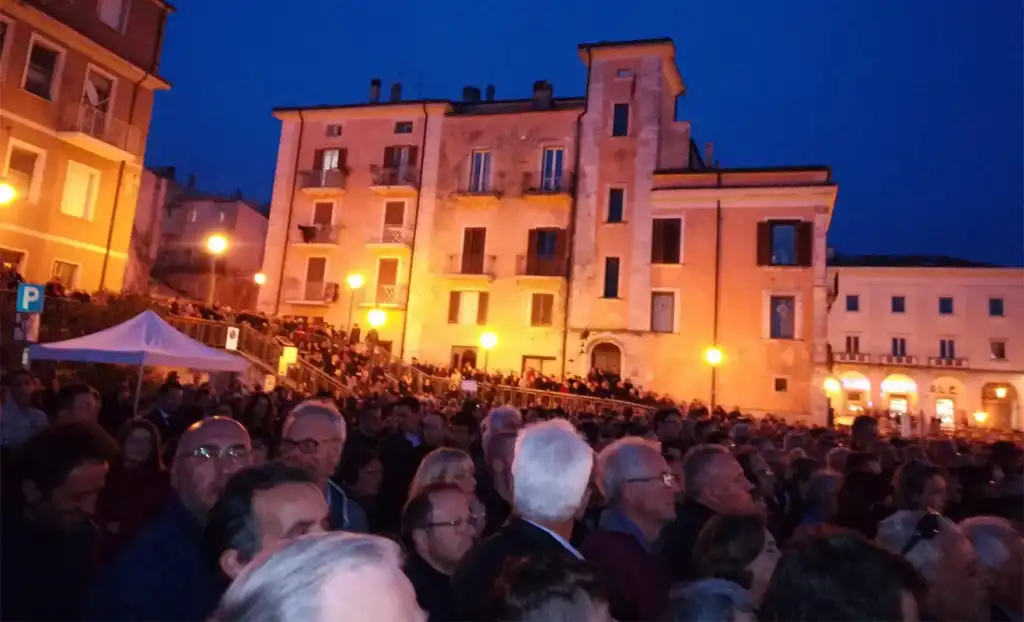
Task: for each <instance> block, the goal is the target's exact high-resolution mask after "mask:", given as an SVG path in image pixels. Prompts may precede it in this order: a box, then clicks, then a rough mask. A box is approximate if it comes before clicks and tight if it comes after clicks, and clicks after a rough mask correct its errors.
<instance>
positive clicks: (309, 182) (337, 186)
mask: <svg viewBox="0 0 1024 622" xmlns="http://www.w3.org/2000/svg"><path fill="white" fill-rule="evenodd" d="M347 179H348V172H347V171H344V170H342V169H340V168H332V169H327V170H322V171H320V170H314V171H302V172H300V173H299V187H300V188H302V193H303V194H305V195H306V196H308V197H309V198H311V199H327V198H331V197H338V196H341V195H343V194H345V182H346V181H347Z"/></svg>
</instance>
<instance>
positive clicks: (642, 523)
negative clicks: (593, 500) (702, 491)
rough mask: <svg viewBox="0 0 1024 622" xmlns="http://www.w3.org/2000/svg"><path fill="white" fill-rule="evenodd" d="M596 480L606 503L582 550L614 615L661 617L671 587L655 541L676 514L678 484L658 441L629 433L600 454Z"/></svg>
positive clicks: (630, 618)
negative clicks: (597, 574) (595, 569)
mask: <svg viewBox="0 0 1024 622" xmlns="http://www.w3.org/2000/svg"><path fill="white" fill-rule="evenodd" d="M597 483H598V488H599V489H600V490H601V493H602V494H603V495H604V497H605V499H606V500H607V501H608V507H607V508H606V509H605V510H604V512H602V513H601V520H600V522H599V523H598V528H597V529H596V530H595V531H594V532H593V533H591V534H590V535H589V536H587V539H586V540H585V541H584V542H583V547H582V549H581V552H582V553H583V556H584V557H585V558H586V559H587V561H590V562H592V563H593V564H594V565H595V566H596V567H597V569H598V573H599V575H600V576H601V578H602V579H603V581H604V584H605V586H606V587H607V588H608V589H609V606H610V610H611V614H612V617H613V618H615V619H616V620H655V619H659V616H661V615H662V614H663V613H664V612H665V611H666V610H667V608H668V603H669V598H668V595H669V589H670V587H671V586H670V581H669V575H668V569H667V568H665V566H664V565H663V562H662V560H661V557H660V556H659V555H658V551H657V549H656V542H657V540H658V538H659V536H660V535H661V531H662V529H664V527H665V526H666V525H668V524H669V523H671V522H672V520H673V519H675V517H676V504H675V498H676V491H677V490H678V488H679V482H678V480H677V479H676V476H675V475H674V474H673V473H672V469H671V467H670V466H669V465H668V462H666V461H665V458H664V457H663V456H662V455H661V447H660V445H659V444H658V443H656V442H652V441H648V440H645V439H643V438H639V437H636V436H630V437H626V438H622V439H619V440H617V441H615V442H614V443H612V444H611V445H608V446H607V447H605V448H604V449H603V450H601V453H599V454H598V456H597Z"/></svg>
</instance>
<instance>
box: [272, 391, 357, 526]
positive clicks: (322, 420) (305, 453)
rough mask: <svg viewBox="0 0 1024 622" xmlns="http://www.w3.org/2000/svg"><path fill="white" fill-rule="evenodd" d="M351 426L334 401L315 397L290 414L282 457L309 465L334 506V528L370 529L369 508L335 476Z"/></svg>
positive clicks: (289, 461)
mask: <svg viewBox="0 0 1024 622" xmlns="http://www.w3.org/2000/svg"><path fill="white" fill-rule="evenodd" d="M346 432H347V427H346V425H345V418H344V417H342V416H341V412H340V411H339V410H338V407H337V406H335V405H334V403H333V402H331V401H329V400H324V399H311V400H306V401H305V402H302V403H301V404H299V405H298V406H296V407H295V408H294V409H292V412H290V413H289V414H288V417H286V418H285V420H284V427H283V428H282V431H281V459H282V460H283V461H284V462H285V463H287V464H290V465H292V466H297V467H301V468H304V469H307V470H308V471H309V472H310V473H312V474H313V477H315V478H316V480H317V484H318V485H319V486H320V489H321V490H323V491H324V497H325V498H326V499H327V505H328V506H330V508H331V519H330V526H331V529H335V530H344V531H355V532H360V533H366V532H368V531H369V530H370V528H369V525H368V524H367V520H366V512H364V511H363V508H361V507H359V504H357V503H356V502H355V501H353V500H351V499H349V498H348V496H347V495H346V494H345V492H344V491H343V490H342V489H341V487H340V486H338V485H337V484H335V483H334V481H332V480H331V477H332V476H333V475H334V472H335V470H336V469H337V467H338V463H339V462H340V461H341V453H342V449H343V448H344V446H345V436H346Z"/></svg>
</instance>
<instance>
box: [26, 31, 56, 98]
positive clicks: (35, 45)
mask: <svg viewBox="0 0 1024 622" xmlns="http://www.w3.org/2000/svg"><path fill="white" fill-rule="evenodd" d="M59 65H60V52H59V51H57V50H56V49H55V48H52V47H50V46H48V45H46V44H44V43H42V42H41V41H33V42H32V49H31V50H30V51H29V55H28V69H26V71H25V83H24V85H23V88H24V89H25V90H26V91H28V92H29V93H32V94H33V95H38V96H39V97H42V98H43V99H47V100H50V101H53V97H54V91H55V90H56V89H55V88H54V87H55V86H56V78H57V69H58V67H59Z"/></svg>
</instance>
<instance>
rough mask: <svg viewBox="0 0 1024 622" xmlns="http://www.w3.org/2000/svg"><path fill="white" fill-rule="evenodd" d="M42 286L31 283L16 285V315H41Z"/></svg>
mask: <svg viewBox="0 0 1024 622" xmlns="http://www.w3.org/2000/svg"><path fill="white" fill-rule="evenodd" d="M43 302H45V297H44V296H43V286H42V285H33V284H32V283H21V284H19V285H18V313H42V312H43Z"/></svg>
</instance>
